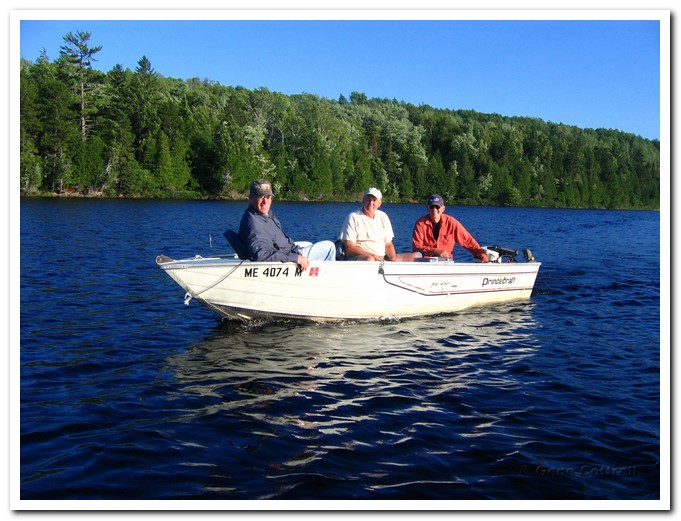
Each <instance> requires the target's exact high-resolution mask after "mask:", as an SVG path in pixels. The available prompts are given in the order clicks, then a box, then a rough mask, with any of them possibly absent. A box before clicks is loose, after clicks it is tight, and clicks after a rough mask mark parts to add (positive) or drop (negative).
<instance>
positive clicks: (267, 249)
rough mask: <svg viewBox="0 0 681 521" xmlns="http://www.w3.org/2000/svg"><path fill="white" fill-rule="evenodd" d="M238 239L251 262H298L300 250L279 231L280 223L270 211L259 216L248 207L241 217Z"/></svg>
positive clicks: (258, 213)
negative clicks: (243, 245) (246, 249)
mask: <svg viewBox="0 0 681 521" xmlns="http://www.w3.org/2000/svg"><path fill="white" fill-rule="evenodd" d="M239 237H240V238H241V240H242V241H243V243H244V244H245V245H246V247H247V248H248V254H249V255H250V257H251V260H252V261H259V262H273V261H281V262H298V255H300V254H301V252H300V248H299V247H298V246H296V244H295V243H294V242H293V241H292V240H291V238H290V237H289V236H288V235H286V234H285V233H284V231H283V230H282V229H281V223H280V222H279V219H277V218H276V217H275V216H274V214H273V213H272V211H271V210H270V212H269V214H268V215H263V214H261V213H260V212H259V211H258V210H256V209H255V208H253V207H252V206H250V205H249V207H248V208H247V209H246V211H245V212H244V215H243V217H241V224H240V226H239Z"/></svg>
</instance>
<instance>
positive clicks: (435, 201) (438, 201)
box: [428, 194, 445, 206]
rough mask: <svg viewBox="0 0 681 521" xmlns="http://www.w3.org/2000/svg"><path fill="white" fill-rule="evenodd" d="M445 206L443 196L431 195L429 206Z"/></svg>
mask: <svg viewBox="0 0 681 521" xmlns="http://www.w3.org/2000/svg"><path fill="white" fill-rule="evenodd" d="M435 205H437V206H444V205H445V200H444V199H443V198H442V196H441V195H437V194H435V195H431V196H430V199H428V206H435Z"/></svg>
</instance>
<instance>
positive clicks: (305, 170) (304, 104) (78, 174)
mask: <svg viewBox="0 0 681 521" xmlns="http://www.w3.org/2000/svg"><path fill="white" fill-rule="evenodd" d="M90 37H91V35H90V33H89V32H77V33H75V34H74V33H69V34H67V35H66V36H64V44H63V45H62V46H61V48H60V54H59V56H58V57H57V58H56V59H55V60H53V61H51V60H50V59H49V57H48V56H47V55H46V53H45V52H44V51H43V53H42V54H41V55H40V56H39V57H38V58H37V59H36V60H35V62H30V61H29V60H26V59H22V61H21V73H20V81H21V88H20V95H21V101H20V111H21V118H20V170H21V171H20V175H21V193H22V195H37V194H47V193H58V194H69V193H71V194H83V195H102V196H108V197H173V198H188V197H195V198H198V197H216V198H217V197H221V198H243V197H244V196H245V195H246V194H247V192H248V186H249V183H250V182H251V180H253V179H254V178H258V177H264V178H268V179H270V180H271V181H272V183H273V185H274V188H275V193H276V194H277V196H278V197H279V198H281V199H288V200H350V199H352V200H355V199H357V198H358V197H359V194H361V193H362V192H363V191H364V190H365V189H366V188H367V187H369V186H377V187H378V188H380V189H381V190H382V191H383V193H384V194H385V197H386V198H388V199H390V200H393V201H421V200H423V199H424V198H425V197H427V196H428V195H429V194H431V193H433V192H437V193H440V194H442V195H443V196H444V197H445V198H446V200H447V201H448V204H467V205H510V206H538V207H568V208H651V209H659V200H660V143H659V140H648V139H644V138H642V137H640V136H636V135H633V134H629V133H624V132H620V131H617V130H610V129H580V128H577V127H574V126H568V125H564V124H555V123H551V122H545V121H542V120H540V119H537V118H523V117H504V116H501V115H498V114H483V113H479V112H476V111H472V110H448V109H438V108H433V107H430V106H428V105H419V106H415V105H413V104H410V103H405V102H398V101H397V100H395V99H392V100H390V99H377V98H371V99H369V98H367V96H366V95H365V94H363V93H361V92H352V93H351V94H350V95H349V97H348V98H346V97H345V96H344V95H340V96H339V98H338V99H337V100H330V99H326V98H321V97H319V96H316V95H313V94H307V93H302V94H295V95H284V94H282V93H278V92H271V91H269V90H268V89H267V88H264V87H263V88H259V89H255V90H250V89H246V88H243V87H239V86H237V87H231V86H224V85H220V84H219V83H217V82H214V81H211V80H207V79H204V80H199V79H198V78H193V79H190V80H179V79H173V78H168V77H164V76H162V75H161V74H159V73H157V72H156V71H155V70H154V69H153V68H152V65H151V62H150V61H149V59H148V58H147V57H146V56H142V58H141V59H140V60H139V62H138V64H137V67H136V69H135V70H134V71H132V70H130V69H123V67H122V66H121V65H116V66H115V67H113V68H112V69H111V70H110V71H109V72H107V73H103V72H101V71H97V70H96V69H93V68H92V63H93V62H94V61H96V55H97V53H99V52H100V51H101V50H102V47H101V46H94V47H91V46H90V43H89V40H90Z"/></svg>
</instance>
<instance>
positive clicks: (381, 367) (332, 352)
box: [169, 303, 539, 397]
mask: <svg viewBox="0 0 681 521" xmlns="http://www.w3.org/2000/svg"><path fill="white" fill-rule="evenodd" d="M532 308H533V305H532V304H531V303H522V304H520V305H518V304H509V305H502V306H495V307H491V308H489V307H488V308H483V309H473V310H469V311H467V312H462V313H457V314H451V315H442V316H439V317H435V318H433V317H430V318H423V319H410V320H395V321H374V322H347V323H341V324H315V323H301V322H281V321H280V322H269V323H261V324H256V325H253V324H240V323H236V322H228V321H225V322H223V323H222V324H220V325H219V326H218V327H217V328H216V329H215V330H214V331H213V332H212V333H211V334H210V335H209V336H208V337H207V338H206V339H205V340H204V341H202V342H199V343H196V344H195V345H194V346H192V347H191V348H189V349H188V350H187V351H185V352H183V353H180V354H177V355H175V356H173V357H171V358H170V359H169V363H170V365H171V366H172V368H173V370H174V371H175V376H176V378H177V379H178V380H179V381H181V382H184V383H186V384H187V386H186V387H185V388H184V389H185V390H186V391H188V392H198V393H201V394H210V393H211V392H214V391H213V389H214V388H215V386H216V385H218V386H219V385H221V384H224V383H226V382H231V383H234V384H235V385H236V386H237V388H238V389H239V390H240V392H241V393H242V394H243V396H244V397H246V396H249V395H253V394H258V395H264V396H272V395H274V394H277V393H280V392H283V388H286V387H289V386H291V387H293V386H294V385H293V384H294V382H295V385H296V386H297V387H295V388H296V390H297V391H301V390H303V389H304V390H306V391H309V390H310V389H311V388H310V385H311V384H313V387H314V388H318V387H320V386H323V385H324V384H325V383H329V382H332V381H334V380H340V379H347V378H351V377H353V376H354V377H356V376H357V375H359V374H365V375H374V376H375V377H376V379H377V380H381V379H383V380H385V378H386V376H388V375H399V374H402V376H403V377H411V378H414V379H415V380H416V379H417V378H418V376H419V375H420V376H422V377H428V378H430V379H433V378H441V379H442V380H449V379H451V377H452V376H455V377H456V378H455V379H454V382H449V383H450V384H452V385H459V386H465V385H467V380H468V379H470V378H475V381H476V383H479V381H480V380H479V378H478V377H479V374H478V373H479V372H480V367H479V361H480V358H484V357H489V358H493V359H498V360H499V362H500V363H501V366H500V369H501V368H503V367H511V366H513V365H517V364H520V363H521V361H522V360H523V359H524V358H525V357H527V356H530V355H531V354H532V352H533V351H534V350H535V349H536V348H538V347H539V344H538V341H537V340H536V339H534V335H533V331H534V330H535V328H536V324H535V322H534V320H533V318H532ZM469 359H474V361H473V363H470V362H467V360H469ZM469 368H470V371H469V370H468V369H469ZM266 381H271V382H275V381H281V382H280V385H275V384H274V383H273V384H272V386H271V387H267V386H266V384H264V383H263V382H266ZM256 382H261V383H262V387H261V388H259V387H258V384H257V383H256ZM499 383H501V382H497V384H499ZM287 384H288V385H287Z"/></svg>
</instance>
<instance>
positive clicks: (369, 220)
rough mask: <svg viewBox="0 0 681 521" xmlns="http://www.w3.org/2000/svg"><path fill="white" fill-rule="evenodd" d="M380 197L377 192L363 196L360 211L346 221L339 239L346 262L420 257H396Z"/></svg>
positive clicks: (389, 226)
mask: <svg viewBox="0 0 681 521" xmlns="http://www.w3.org/2000/svg"><path fill="white" fill-rule="evenodd" d="M382 202H383V194H381V191H380V190H379V189H378V188H369V189H368V190H367V191H366V192H365V193H364V199H362V208H360V209H359V210H357V211H355V212H352V213H351V214H349V215H348V216H347V217H346V218H345V222H344V223H343V228H342V229H341V235H340V238H341V240H342V241H343V245H344V246H345V255H346V258H347V259H349V260H369V261H371V260H376V261H382V260H390V261H413V260H414V259H415V258H417V257H421V254H420V253H399V254H398V253H396V252H395V246H394V245H393V237H394V236H395V234H394V233H393V227H392V225H391V224H390V219H389V218H388V215H387V214H386V213H385V212H382V211H381V210H379V208H380V207H381V203H382Z"/></svg>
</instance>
